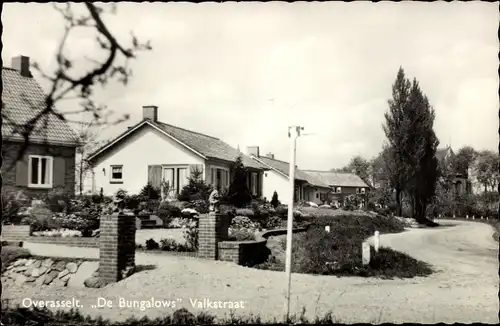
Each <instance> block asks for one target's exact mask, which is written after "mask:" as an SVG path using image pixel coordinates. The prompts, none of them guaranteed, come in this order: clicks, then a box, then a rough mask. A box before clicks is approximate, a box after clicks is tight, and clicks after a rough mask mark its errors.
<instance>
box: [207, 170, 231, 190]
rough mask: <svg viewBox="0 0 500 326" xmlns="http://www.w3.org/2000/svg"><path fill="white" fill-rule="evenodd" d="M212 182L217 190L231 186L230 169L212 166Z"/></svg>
mask: <svg viewBox="0 0 500 326" xmlns="http://www.w3.org/2000/svg"><path fill="white" fill-rule="evenodd" d="M210 175H211V183H212V185H213V186H214V187H215V189H217V190H219V191H220V190H224V189H226V188H228V187H229V170H228V169H225V168H222V167H211V168H210Z"/></svg>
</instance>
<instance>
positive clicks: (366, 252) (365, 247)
mask: <svg viewBox="0 0 500 326" xmlns="http://www.w3.org/2000/svg"><path fill="white" fill-rule="evenodd" d="M361 253H362V255H361V263H362V264H363V266H366V265H368V264H370V245H369V244H368V243H366V242H363V244H362V245H361Z"/></svg>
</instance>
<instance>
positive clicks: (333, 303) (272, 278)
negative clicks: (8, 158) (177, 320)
mask: <svg viewBox="0 0 500 326" xmlns="http://www.w3.org/2000/svg"><path fill="white" fill-rule="evenodd" d="M440 222H441V221H440ZM447 223H450V224H454V225H455V226H453V227H443V228H437V229H413V230H409V231H407V232H404V233H400V234H390V235H382V236H381V246H390V247H392V248H394V249H396V250H399V251H403V252H406V253H408V254H410V255H412V256H413V257H415V258H417V259H420V260H423V261H427V262H429V263H431V264H432V265H434V267H435V268H436V269H437V270H438V272H437V273H435V274H433V275H431V276H429V277H427V278H414V279H409V280H380V279H375V278H359V277H342V278H337V277H333V276H313V275H300V274H293V275H292V302H291V305H292V309H293V311H294V312H295V313H300V311H301V310H302V308H303V307H305V308H306V316H308V317H309V318H311V317H312V316H315V315H316V314H320V315H321V314H324V313H326V312H328V311H331V312H332V313H333V315H334V316H335V317H336V318H337V320H339V321H341V322H344V323H354V322H367V323H377V322H392V323H402V322H414V323H438V322H444V323H453V322H462V323H471V322H484V323H498V321H499V320H498V311H499V304H498V285H499V284H498V260H497V259H498V258H497V257H498V251H497V250H498V243H496V242H495V241H494V240H493V239H492V236H491V235H492V233H493V232H494V231H493V229H492V228H491V227H490V226H489V225H486V224H482V223H470V222H458V221H450V222H447ZM37 248H38V250H44V249H43V248H42V249H40V248H41V247H40V245H38V247H37ZM50 250H54V248H52V249H50ZM57 251H58V252H59V255H64V253H63V251H64V250H63V249H62V248H60V249H58V250H57ZM68 254H69V253H68ZM89 254H92V255H95V252H91V251H89ZM136 261H137V263H138V264H155V265H156V266H157V267H156V269H154V270H149V271H142V272H139V273H136V274H134V275H133V276H131V277H129V278H128V279H126V280H124V281H122V282H119V283H116V284H113V285H109V286H107V287H106V288H104V289H82V290H74V289H70V288H65V289H60V288H44V289H42V290H41V289H34V288H30V287H25V288H5V289H4V292H3V293H2V298H3V299H14V300H13V302H20V301H21V300H22V299H23V298H32V299H33V300H41V299H42V300H51V299H52V300H54V299H71V298H75V299H77V300H79V301H80V302H81V304H82V305H83V308H81V311H82V312H83V313H85V314H91V315H93V316H97V315H101V314H102V315H103V317H104V318H109V319H113V320H124V319H126V318H128V317H131V316H135V317H141V316H145V315H147V316H148V317H153V318H154V317H157V316H162V315H164V314H165V313H169V312H171V311H172V308H150V309H146V310H144V311H141V310H140V309H139V308H135V309H134V308H126V307H120V306H119V303H120V299H122V300H123V299H125V300H151V297H154V298H155V300H176V299H180V300H179V301H176V307H175V308H179V307H186V308H187V309H188V310H190V311H193V312H196V311H201V310H205V311H208V312H209V313H212V314H214V315H218V316H224V314H226V315H227V314H228V313H229V311H230V310H229V309H218V308H214V307H212V308H207V309H197V308H193V306H192V304H191V302H190V299H191V300H195V299H198V301H200V300H203V299H204V298H207V299H210V300H214V301H218V300H220V301H233V302H234V301H243V303H244V305H243V306H244V308H241V309H235V311H234V313H235V314H236V315H238V314H243V315H248V314H249V313H253V314H259V315H260V316H261V317H263V318H264V320H265V319H267V318H273V317H276V318H281V317H282V315H283V308H284V303H285V300H284V293H285V292H284V291H285V285H286V282H285V277H284V274H283V273H282V272H273V271H262V270H256V269H252V268H245V267H241V266H237V265H235V264H232V263H226V262H213V261H204V260H200V259H195V258H187V257H173V256H162V255H152V254H144V253H137V254H136ZM98 297H103V298H106V299H107V300H111V301H112V302H113V307H112V308H100V309H99V308H92V307H91V304H96V303H97V298H98Z"/></svg>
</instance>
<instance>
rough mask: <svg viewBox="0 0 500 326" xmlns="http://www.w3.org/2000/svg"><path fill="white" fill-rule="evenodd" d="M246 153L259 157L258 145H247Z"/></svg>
mask: <svg viewBox="0 0 500 326" xmlns="http://www.w3.org/2000/svg"><path fill="white" fill-rule="evenodd" d="M247 155H253V156H255V157H259V146H248V147H247Z"/></svg>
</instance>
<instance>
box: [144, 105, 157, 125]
mask: <svg viewBox="0 0 500 326" xmlns="http://www.w3.org/2000/svg"><path fill="white" fill-rule="evenodd" d="M142 118H143V119H144V120H146V119H148V120H151V121H153V122H157V121H158V107H157V106H156V105H145V106H143V107H142Z"/></svg>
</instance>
